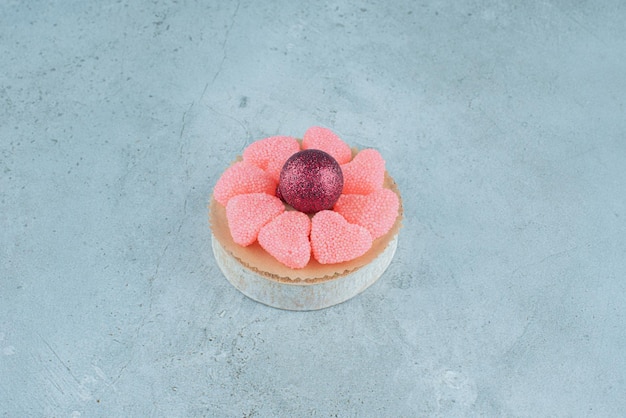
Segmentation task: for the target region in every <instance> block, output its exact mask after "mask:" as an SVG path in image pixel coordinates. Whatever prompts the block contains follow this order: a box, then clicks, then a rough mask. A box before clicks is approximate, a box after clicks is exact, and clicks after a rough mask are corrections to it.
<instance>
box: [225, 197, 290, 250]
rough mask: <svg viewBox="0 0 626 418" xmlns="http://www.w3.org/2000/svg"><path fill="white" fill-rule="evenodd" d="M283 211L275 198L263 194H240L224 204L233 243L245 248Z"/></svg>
mask: <svg viewBox="0 0 626 418" xmlns="http://www.w3.org/2000/svg"><path fill="white" fill-rule="evenodd" d="M284 211H285V205H284V204H283V202H281V201H280V199H279V198H277V197H276V196H270V195H269V194H265V193H250V194H240V195H237V196H233V197H232V198H230V200H229V201H228V203H227V204H226V219H227V220H228V227H229V228H230V235H231V236H232V237H233V241H235V243H237V244H239V245H241V246H243V247H246V246H248V245H250V244H252V243H253V242H254V241H256V240H257V236H258V235H259V231H260V230H261V228H262V227H263V226H264V225H265V224H266V223H268V222H269V221H271V220H272V219H274V218H275V217H276V216H278V215H280V214H281V213H283V212H284Z"/></svg>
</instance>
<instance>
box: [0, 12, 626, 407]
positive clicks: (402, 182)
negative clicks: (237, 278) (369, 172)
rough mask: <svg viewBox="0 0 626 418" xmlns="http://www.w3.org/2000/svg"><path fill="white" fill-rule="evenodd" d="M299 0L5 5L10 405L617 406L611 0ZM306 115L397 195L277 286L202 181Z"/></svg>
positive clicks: (619, 171) (624, 56) (3, 231)
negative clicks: (226, 261) (343, 279)
mask: <svg viewBox="0 0 626 418" xmlns="http://www.w3.org/2000/svg"><path fill="white" fill-rule="evenodd" d="M298 3H301V2H292V1H286V0H279V1H274V2H253V1H247V0H245V1H244V0H242V1H240V2H217V1H215V2H198V3H195V2H186V1H180V2H175V1H151V2H147V1H138V2H124V1H122V2H95V1H84V2H60V1H58V2H55V1H53V2H43V1H29V2H18V1H4V2H2V3H1V4H0V57H2V71H1V72H0V173H1V175H0V376H1V377H0V415H1V416H7V417H13V416H74V417H77V416H84V417H88V416H89V417H91V416H233V417H243V416H248V417H249V416H259V417H261V416H275V415H283V416H322V417H324V416H326V417H328V416H407V417H410V416H482V415H486V416H564V415H571V416H582V415H595V416H603V417H605V416H624V415H626V397H624V393H625V391H626V382H625V380H624V376H625V375H626V360H625V357H624V352H625V351H626V332H625V331H624V323H626V318H625V316H626V305H625V304H624V300H625V298H626V284H625V283H626V282H625V281H624V277H625V276H626V266H625V263H624V259H625V256H626V238H625V233H626V199H625V197H624V196H625V193H624V192H625V188H624V185H625V184H626V170H625V169H624V161H626V140H625V138H626V118H624V115H625V114H626V112H625V109H624V97H625V95H624V92H626V77H625V76H624V74H626V40H625V39H626V29H625V27H624V20H625V18H626V8H625V5H624V3H623V2H619V1H607V2H601V4H602V5H600V3H596V2H564V1H559V0H551V1H545V2H530V3H528V4H521V3H520V4H515V3H510V4H507V2H501V1H486V2H483V1H480V2H479V1H472V0H466V1H461V2H448V4H447V3H446V2H434V1H433V2H421V3H416V2H408V1H406V2H400V1H398V2H383V1H377V2H365V1H363V2H357V1H337V2H308V3H306V4H298ZM313 125H322V126H327V127H329V128H331V129H333V130H334V131H335V132H337V133H338V134H339V135H340V136H341V137H342V138H343V139H344V140H345V141H346V142H348V143H349V144H351V145H356V146H359V147H373V148H376V149H378V150H379V151H380V152H381V154H382V155H383V156H384V157H385V159H386V160H387V169H388V170H389V172H390V174H391V175H392V176H393V177H394V178H395V179H396V181H397V182H398V184H399V187H400V190H401V191H402V193H403V197H404V208H405V214H406V220H405V222H404V223H405V226H404V229H403V230H402V232H401V236H400V242H399V247H398V251H397V253H396V256H395V258H394V261H393V262H392V264H391V266H390V267H389V269H388V271H387V273H386V274H385V275H384V276H383V277H382V278H381V279H380V280H379V281H378V282H376V284H374V285H373V286H372V287H370V288H369V289H367V290H366V291H365V292H364V293H363V294H361V295H359V296H358V297H356V298H354V299H351V300H350V301H348V302H346V303H344V304H341V305H338V306H336V307H333V308H330V309H326V310H321V311H316V312H285V311H280V310H276V309H272V308H268V307H266V306H264V305H262V304H259V303H256V302H253V301H252V300H250V299H248V298H246V297H245V296H243V295H242V294H241V293H239V292H238V291H237V290H236V289H234V288H233V287H232V286H231V285H230V284H229V283H228V282H227V281H226V279H225V278H224V277H223V276H221V274H220V272H219V269H218V267H217V265H216V263H215V260H214V258H213V255H212V254H211V239H210V233H209V230H208V227H207V203H208V199H209V196H210V193H211V190H212V187H213V186H214V184H215V182H216V180H217V179H218V177H219V175H220V174H221V173H222V172H223V171H224V169H225V168H226V167H227V166H228V164H229V163H230V162H231V161H232V159H233V158H234V157H235V155H237V154H240V153H241V152H242V150H243V149H244V147H245V146H246V145H247V144H250V143H251V142H252V141H253V140H256V139H260V138H263V137H266V136H271V135H294V136H298V135H300V133H301V132H304V131H305V130H306V129H307V128H308V127H309V126H313Z"/></svg>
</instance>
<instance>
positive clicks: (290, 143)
mask: <svg viewBox="0 0 626 418" xmlns="http://www.w3.org/2000/svg"><path fill="white" fill-rule="evenodd" d="M298 151H300V144H299V143H298V141H297V140H296V139H295V138H294V137H292V136H271V137H269V138H265V139H261V140H258V141H255V142H253V143H252V144H250V145H249V146H248V147H247V148H246V149H245V150H244V151H243V160H244V161H245V162H247V163H250V164H254V165H256V166H257V167H259V168H261V169H263V170H265V172H266V173H267V174H269V175H270V177H272V178H273V179H274V181H276V182H278V177H279V176H280V170H281V169H282V168H283V164H285V161H287V159H288V158H289V157H291V156H292V155H293V154H295V153H296V152H298Z"/></svg>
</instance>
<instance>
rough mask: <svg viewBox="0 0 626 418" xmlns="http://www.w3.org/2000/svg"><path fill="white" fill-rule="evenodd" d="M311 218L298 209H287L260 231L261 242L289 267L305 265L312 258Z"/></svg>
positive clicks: (264, 247)
mask: <svg viewBox="0 0 626 418" xmlns="http://www.w3.org/2000/svg"><path fill="white" fill-rule="evenodd" d="M310 232H311V220H310V219H309V217H308V216H307V215H305V214H304V213H302V212H298V211H287V212H284V213H282V214H281V215H278V216H277V217H276V218H274V219H273V220H272V221H271V222H269V223H267V224H266V225H265V226H264V227H263V228H261V231H260V232H259V238H258V240H259V244H261V247H263V249H264V250H265V251H267V252H268V253H269V254H270V255H272V256H273V257H274V258H275V259H277V260H278V261H280V262H281V263H283V264H284V265H286V266H287V267H289V268H293V269H298V268H303V267H305V266H306V265H307V264H308V263H309V260H310V258H311V243H310V242H309V233H310Z"/></svg>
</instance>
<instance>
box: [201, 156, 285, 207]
mask: <svg viewBox="0 0 626 418" xmlns="http://www.w3.org/2000/svg"><path fill="white" fill-rule="evenodd" d="M277 185H278V183H277V182H276V181H275V180H273V179H272V178H271V177H270V176H269V175H268V174H267V173H266V172H265V171H263V170H262V169H260V168H259V167H257V166H255V165H252V164H249V163H246V162H244V161H239V162H237V163H235V164H233V165H231V166H230V167H228V168H227V169H226V171H224V173H223V174H222V176H221V177H220V178H219V180H218V181H217V183H216V184H215V189H214V190H213V196H214V197H215V200H217V201H218V202H219V203H220V204H221V205H222V206H226V204H227V203H228V200H229V199H230V198H232V197H233V196H237V195H241V194H248V193H267V194H271V195H274V194H275V193H276V186H277Z"/></svg>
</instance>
